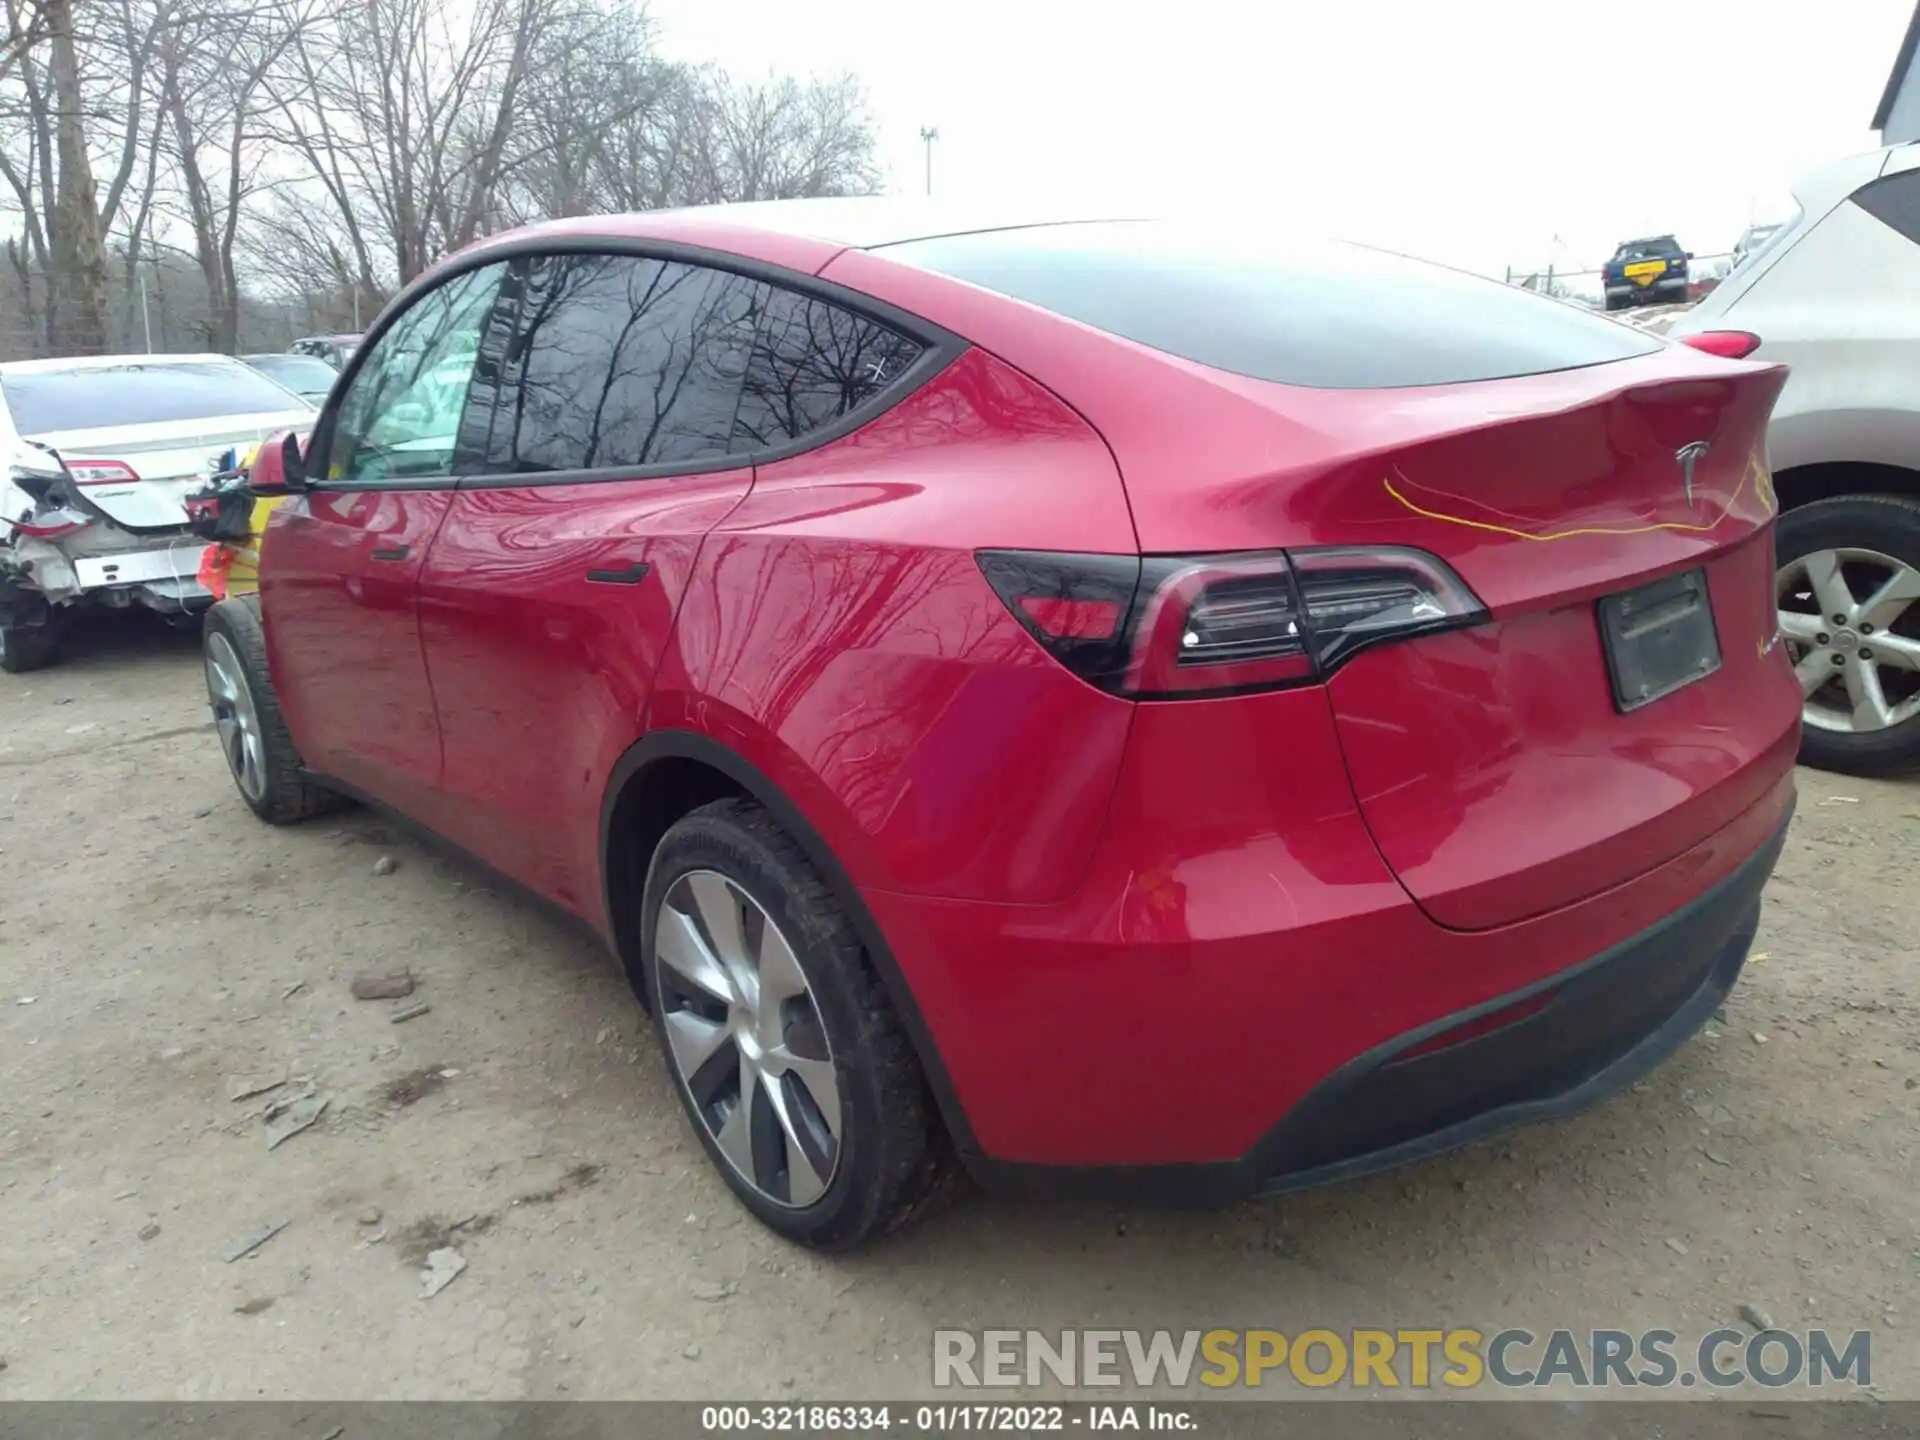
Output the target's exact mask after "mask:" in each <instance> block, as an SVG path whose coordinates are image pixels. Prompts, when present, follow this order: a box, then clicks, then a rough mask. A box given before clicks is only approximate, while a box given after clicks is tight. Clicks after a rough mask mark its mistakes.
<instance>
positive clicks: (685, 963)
mask: <svg viewBox="0 0 1920 1440" xmlns="http://www.w3.org/2000/svg"><path fill="white" fill-rule="evenodd" d="M653 953H654V960H655V970H656V972H657V981H656V983H657V986H658V999H659V1004H660V1017H661V1023H662V1026H663V1028H664V1029H665V1031H666V1036H667V1053H668V1058H669V1060H670V1062H671V1064H672V1067H673V1072H674V1074H675V1076H676V1077H677V1078H678V1080H679V1082H680V1084H681V1085H682V1086H683V1087H684V1088H685V1090H686V1093H687V1095H688V1097H689V1098H690V1099H691V1100H692V1102H693V1109H694V1112H695V1114H696V1115H697V1116H698V1117H699V1121H700V1124H701V1125H702V1126H703V1127H704V1128H705V1129H706V1132H707V1134H708V1135H709V1136H710V1137H711V1138H712V1140H713V1143H714V1147H715V1148H716V1149H717V1150H718V1151H719V1152H720V1154H721V1155H722V1156H723V1157H724V1158H725V1160H726V1162H727V1164H728V1166H729V1167H730V1168H731V1169H732V1170H733V1171H734V1173H735V1174H736V1175H737V1176H739V1178H740V1179H742V1180H744V1181H745V1182H746V1183H747V1184H749V1185H751V1186H752V1187H753V1188H754V1189H755V1190H756V1191H757V1192H759V1193H760V1194H761V1195H763V1196H765V1197H766V1198H767V1199H768V1200H771V1201H773V1202H774V1203H775V1204H777V1205H783V1206H787V1207H789V1208H796V1209H797V1208H801V1207H804V1206H807V1205H811V1204H813V1203H814V1202H815V1201H816V1200H818V1199H819V1198H820V1197H821V1196H822V1195H823V1194H825V1193H826V1190H827V1187H828V1186H829V1185H831V1184H832V1183H833V1177H834V1173H835V1171H836V1170H837V1169H838V1167H839V1162H840V1146H841V1141H842V1129H841V1126H842V1117H841V1105H840V1081H839V1074H838V1072H837V1071H836V1069H835V1067H834V1060H833V1050H832V1047H831V1046H830V1045H829V1044H828V1042H827V1033H826V1027H825V1026H824V1025H823V1024H822V1023H821V1019H820V1012H819V1008H818V1006H817V1004H816V1002H815V999H814V994H813V989H812V987H811V986H810V985H809V983H808V981H807V977H806V972H805V971H804V970H802V969H801V967H800V962H799V959H798V958H797V957H796V956H795V954H794V950H793V947H792V945H791V944H789V943H788V941H787V938H786V936H785V935H783V934H782V933H781V932H780V927H779V926H778V925H776V924H775V923H774V921H773V919H772V917H771V916H769V915H768V914H767V912H766V911H765V910H763V909H761V907H760V905H759V903H758V902H757V901H755V900H754V898H753V897H752V896H751V895H749V894H747V892H746V891H745V890H743V889H741V887H740V886H738V885H736V884H735V883H734V882H733V881H731V880H729V879H728V878H727V877H726V876H724V875H722V874H720V873H719V872H718V871H714V870H692V871H689V872H688V873H686V874H685V875H682V876H680V877H679V878H678V879H677V880H675V881H674V883H673V885H672V886H671V887H670V888H669V889H668V891H667V893H666V896H665V898H664V899H663V900H662V902H661V905H660V913H659V917H658V919H657V920H656V922H655V926H654V949H653Z"/></svg>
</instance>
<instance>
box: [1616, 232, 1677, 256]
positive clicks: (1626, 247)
mask: <svg viewBox="0 0 1920 1440" xmlns="http://www.w3.org/2000/svg"><path fill="white" fill-rule="evenodd" d="M1680 253H1681V250H1680V242H1679V241H1678V240H1675V239H1674V238H1673V236H1671V235H1656V236H1654V237H1653V238H1652V239H1650V240H1627V241H1623V242H1622V243H1621V246H1620V248H1619V249H1618V250H1616V251H1614V252H1613V258H1614V259H1616V260H1644V259H1646V258H1647V257H1649V256H1653V255H1678V254H1680Z"/></svg>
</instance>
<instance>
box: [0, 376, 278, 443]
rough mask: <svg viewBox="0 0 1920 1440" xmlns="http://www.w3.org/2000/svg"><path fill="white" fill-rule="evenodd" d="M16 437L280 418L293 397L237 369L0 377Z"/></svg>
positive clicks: (270, 383)
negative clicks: (236, 417)
mask: <svg viewBox="0 0 1920 1440" xmlns="http://www.w3.org/2000/svg"><path fill="white" fill-rule="evenodd" d="M0 394H4V396H5V397H6V402H7V409H8V410H9V411H11V412H12V415H13V425H14V428H15V429H16V430H18V431H19V432H20V433H21V434H22V435H52V434H57V433H58V432H60V431H63V430H96V429H106V428H109V427H119V426H124V425H156V424H162V423H165V422H168V421H175V420H208V419H213V418H215V417H226V416H231V415H273V414H284V413H286V412H287V411H290V410H298V409H300V408H301V402H300V400H299V398H298V397H297V396H294V395H290V394H288V393H287V391H286V389H285V388H284V387H282V386H280V385H276V384H274V383H273V381H271V380H268V379H266V378H265V377H264V376H261V375H256V374H255V373H254V372H253V371H251V370H249V369H248V368H247V367H246V366H244V365H241V364H239V363H237V362H236V363H219V362H214V361H207V362H205V363H198V362H196V363H190V364H184V365H181V364H168V365H147V364H141V363H138V362H132V363H129V364H125V365H90V366H86V367H84V368H76V369H72V370H33V371H24V372H21V373H18V374H13V375H6V376H0Z"/></svg>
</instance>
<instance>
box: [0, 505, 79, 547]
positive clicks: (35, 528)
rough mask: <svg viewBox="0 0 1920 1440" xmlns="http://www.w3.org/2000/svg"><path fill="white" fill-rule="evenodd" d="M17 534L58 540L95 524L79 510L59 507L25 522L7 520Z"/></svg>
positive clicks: (41, 512)
mask: <svg viewBox="0 0 1920 1440" xmlns="http://www.w3.org/2000/svg"><path fill="white" fill-rule="evenodd" d="M0 523H4V524H7V525H11V526H12V527H13V528H14V530H15V532H16V533H18V534H21V535H25V536H27V537H28V538H29V539H32V540H58V539H59V538H60V537H61V536H63V535H71V534H73V533H74V532H75V531H77V530H84V529H86V528H87V527H88V526H89V525H91V524H93V520H92V518H91V517H90V516H87V515H82V514H81V513H80V512H79V511H78V510H71V509H68V508H67V507H66V506H64V505H62V506H57V507H55V508H54V509H52V510H42V511H40V512H39V513H38V514H37V515H34V516H32V517H31V518H29V519H24V520H7V521H4V522H0Z"/></svg>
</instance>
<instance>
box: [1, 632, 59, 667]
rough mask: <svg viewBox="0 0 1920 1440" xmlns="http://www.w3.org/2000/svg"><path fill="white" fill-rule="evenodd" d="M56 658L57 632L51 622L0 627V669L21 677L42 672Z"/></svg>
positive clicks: (57, 656)
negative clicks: (30, 671) (34, 671)
mask: <svg viewBox="0 0 1920 1440" xmlns="http://www.w3.org/2000/svg"><path fill="white" fill-rule="evenodd" d="M59 658H60V632H59V630H58V629H56V628H55V626H54V624H53V622H52V621H47V622H45V623H44V624H40V625H16V624H7V625H0V670H4V671H5V672H6V673H7V674H9V675H24V674H26V673H27V672H28V671H29V670H44V669H45V668H46V667H47V666H49V665H51V664H53V662H54V661H55V660H57V659H59Z"/></svg>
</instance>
